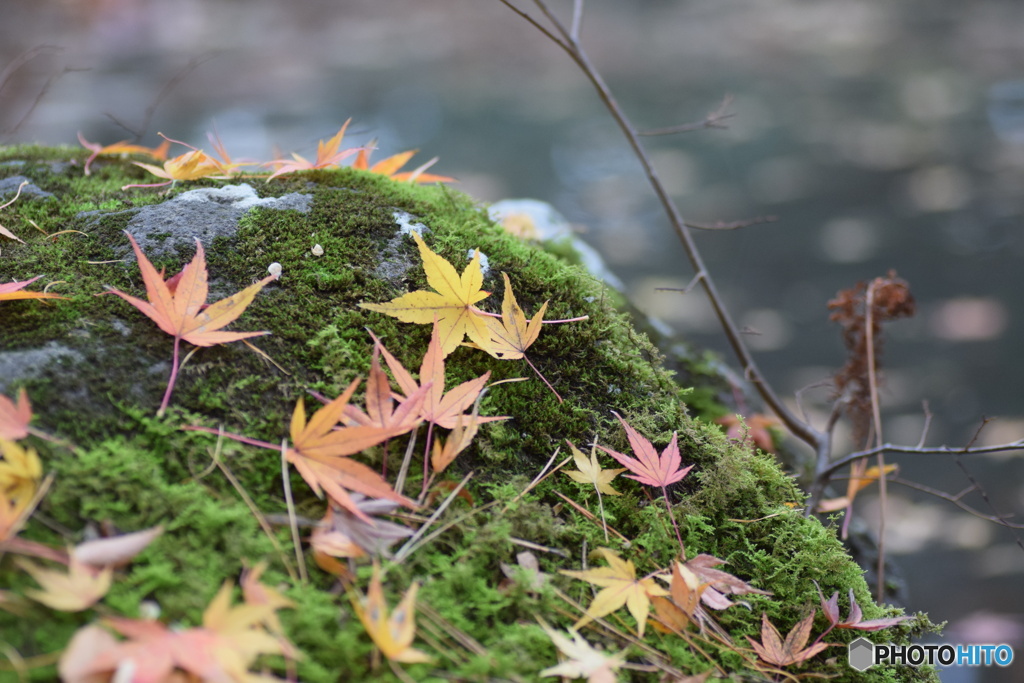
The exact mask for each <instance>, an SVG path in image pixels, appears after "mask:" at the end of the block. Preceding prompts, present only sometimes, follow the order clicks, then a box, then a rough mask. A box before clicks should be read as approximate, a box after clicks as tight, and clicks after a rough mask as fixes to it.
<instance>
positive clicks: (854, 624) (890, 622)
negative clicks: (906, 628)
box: [814, 583, 913, 631]
mask: <svg viewBox="0 0 1024 683" xmlns="http://www.w3.org/2000/svg"><path fill="white" fill-rule="evenodd" d="M814 585H815V586H816V587H817V588H818V597H819V598H820V599H821V610H822V612H824V613H825V618H826V619H828V623H829V624H831V626H830V627H829V630H831V629H833V628H848V629H854V630H857V631H881V630H882V629H884V628H890V627H892V626H895V625H896V624H899V623H901V622H904V621H908V620H910V619H913V617H907V616H903V617H889V618H887V619H869V620H868V621H864V613H863V612H862V611H861V609H860V605H858V604H857V600H856V599H855V598H854V597H853V589H852V588H851V589H850V614H849V616H848V617H847V618H846V621H840V620H839V591H836V592H834V593H833V594H832V597H831V598H829V599H828V600H825V596H824V595H823V594H822V592H821V587H820V586H818V584H817V583H815V584H814Z"/></svg>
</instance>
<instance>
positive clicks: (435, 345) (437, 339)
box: [370, 323, 509, 429]
mask: <svg viewBox="0 0 1024 683" xmlns="http://www.w3.org/2000/svg"><path fill="white" fill-rule="evenodd" d="M439 328H440V323H438V324H436V325H435V326H434V329H433V331H432V332H431V335H430V345H429V346H427V352H426V353H425V354H424V355H423V363H422V364H421V365H420V380H419V382H417V381H416V380H414V379H413V378H412V375H411V374H409V371H408V370H406V369H405V367H404V366H403V365H402V364H401V363H400V362H399V361H398V359H397V358H395V357H394V356H392V355H391V352H389V351H388V350H387V348H385V346H384V343H383V342H381V340H380V339H378V338H377V336H376V335H374V334H373V333H372V332H371V333H370V336H371V337H373V341H374V343H376V344H377V345H378V346H379V347H380V351H381V354H383V356H384V361H385V362H386V363H387V365H388V367H389V368H391V374H393V375H394V376H395V381H396V382H397V383H398V386H399V387H400V388H401V390H402V391H404V392H405V395H406V397H408V396H411V395H413V394H414V393H416V392H417V391H420V390H422V389H424V388H426V389H427V391H426V398H425V399H424V401H423V405H422V407H421V408H420V415H421V416H422V417H423V419H424V420H426V421H427V422H430V423H431V424H436V425H437V426H439V427H444V428H445V429H454V428H455V425H456V423H457V422H458V420H459V417H460V416H465V417H466V418H468V417H469V416H468V415H465V413H466V411H467V410H469V409H470V406H472V405H473V402H474V401H476V397H477V396H478V395H479V394H480V392H481V391H483V389H484V387H485V386H486V385H487V380H488V379H489V378H490V376H491V373H490V371H487V372H485V373H484V374H482V375H480V376H479V377H477V378H476V379H471V380H467V381H465V382H463V383H462V384H460V385H459V386H457V387H454V388H452V389H451V390H450V391H448V392H445V390H444V387H445V379H444V354H443V353H442V348H441V334H440V329H439ZM507 419H509V418H508V416H498V417H480V418H477V422H478V423H480V424H483V423H484V422H494V421H496V420H507ZM464 424H468V422H466V423H464Z"/></svg>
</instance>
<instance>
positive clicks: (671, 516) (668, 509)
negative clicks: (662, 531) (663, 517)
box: [661, 486, 685, 552]
mask: <svg viewBox="0 0 1024 683" xmlns="http://www.w3.org/2000/svg"><path fill="white" fill-rule="evenodd" d="M661 495H662V496H664V497H665V511H666V512H667V513H668V518H669V519H670V520H672V528H673V529H675V530H676V540H677V541H679V547H680V548H681V549H682V548H684V547H685V546H684V545H683V537H682V535H681V534H680V533H679V525H678V524H676V516H675V515H674V514H672V506H671V505H669V502H668V491H667V490H666V489H665V487H664V486H662V487H661ZM684 552H685V551H684Z"/></svg>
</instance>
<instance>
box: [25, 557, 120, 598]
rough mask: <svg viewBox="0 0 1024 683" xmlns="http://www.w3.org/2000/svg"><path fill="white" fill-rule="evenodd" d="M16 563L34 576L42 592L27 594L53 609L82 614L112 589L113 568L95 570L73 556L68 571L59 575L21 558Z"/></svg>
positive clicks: (34, 591)
mask: <svg viewBox="0 0 1024 683" xmlns="http://www.w3.org/2000/svg"><path fill="white" fill-rule="evenodd" d="M14 562H15V564H17V565H18V566H19V567H21V568H22V569H23V570H25V571H26V572H28V573H29V574H31V575H32V578H33V579H35V580H36V583H38V584H39V586H40V587H41V588H42V590H34V589H32V590H26V591H25V595H27V596H28V597H30V598H32V599H33V600H35V601H36V602H41V603H43V604H44V605H46V606H47V607H49V608H50V609H55V610H59V611H61V612H81V611H82V610H84V609H88V608H90V607H92V606H93V605H94V604H96V603H97V602H98V601H99V600H100V598H102V597H103V596H104V595H106V594H107V591H108V590H110V583H111V580H112V578H113V573H114V569H113V567H109V566H108V567H104V568H103V569H100V570H98V571H97V570H95V569H94V568H92V567H90V566H89V565H87V564H85V563H84V562H80V561H78V560H76V559H75V557H74V555H71V557H70V560H69V563H68V571H67V573H65V572H59V571H56V570H53V569H46V568H44V567H40V566H39V565H36V564H34V563H32V562H29V561H28V560H25V559H22V558H17V559H15V561H14Z"/></svg>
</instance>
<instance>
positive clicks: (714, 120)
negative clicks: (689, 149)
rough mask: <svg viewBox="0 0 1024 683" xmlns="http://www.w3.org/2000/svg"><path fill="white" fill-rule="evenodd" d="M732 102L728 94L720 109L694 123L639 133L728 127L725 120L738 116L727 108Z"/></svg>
mask: <svg viewBox="0 0 1024 683" xmlns="http://www.w3.org/2000/svg"><path fill="white" fill-rule="evenodd" d="M731 104H732V95H726V96H725V97H723V98H722V103H721V104H720V105H718V109H716V110H714V111H713V112H711V113H710V114H708V115H707V116H705V117H704V118H703V119H701V120H700V121H695V122H693V123H682V124H680V125H678V126H669V127H667V128H655V129H653V130H643V131H639V132H638V134H639V135H645V136H654V135H675V134H676V133H689V132H691V131H695V130H704V129H706V128H728V127H729V126H727V125H726V124H725V123H723V121H725V120H726V119H731V118H732V117H734V116H736V114H734V113H732V112H727V111H726V109H728V108H729V105H731Z"/></svg>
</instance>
